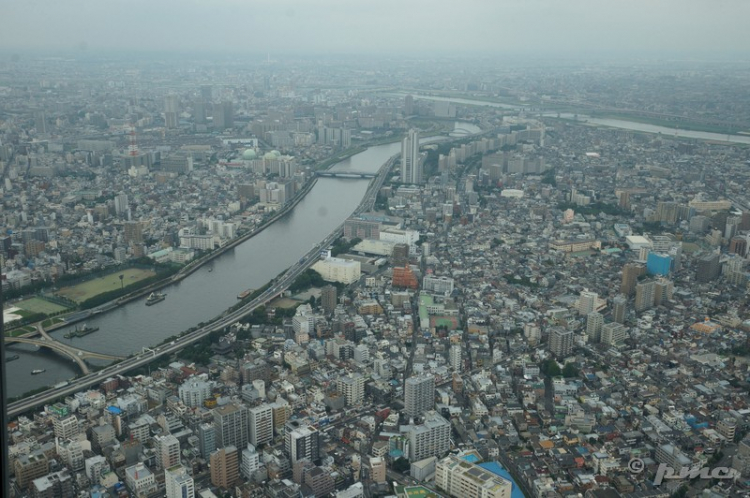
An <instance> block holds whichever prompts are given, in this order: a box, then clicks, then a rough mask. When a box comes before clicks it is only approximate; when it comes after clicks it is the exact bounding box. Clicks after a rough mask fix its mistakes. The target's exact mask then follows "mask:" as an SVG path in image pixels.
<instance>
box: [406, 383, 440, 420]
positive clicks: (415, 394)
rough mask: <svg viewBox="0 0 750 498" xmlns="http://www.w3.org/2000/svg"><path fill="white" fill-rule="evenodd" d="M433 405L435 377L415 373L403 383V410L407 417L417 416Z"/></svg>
mask: <svg viewBox="0 0 750 498" xmlns="http://www.w3.org/2000/svg"><path fill="white" fill-rule="evenodd" d="M434 406H435V377H433V376H432V375H416V376H413V377H409V378H408V379H406V382H405V383H404V411H405V412H406V415H408V416H409V417H418V416H419V415H421V414H422V413H424V412H426V411H427V410H432V408H433V407H434Z"/></svg>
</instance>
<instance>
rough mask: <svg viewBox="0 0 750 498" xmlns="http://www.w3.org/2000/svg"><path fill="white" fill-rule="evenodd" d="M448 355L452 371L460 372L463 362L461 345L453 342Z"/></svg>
mask: <svg viewBox="0 0 750 498" xmlns="http://www.w3.org/2000/svg"><path fill="white" fill-rule="evenodd" d="M449 356H450V361H451V368H452V369H453V371H454V372H460V371H461V370H462V367H463V362H462V361H461V345H460V344H453V345H452V346H451V348H450V350H449Z"/></svg>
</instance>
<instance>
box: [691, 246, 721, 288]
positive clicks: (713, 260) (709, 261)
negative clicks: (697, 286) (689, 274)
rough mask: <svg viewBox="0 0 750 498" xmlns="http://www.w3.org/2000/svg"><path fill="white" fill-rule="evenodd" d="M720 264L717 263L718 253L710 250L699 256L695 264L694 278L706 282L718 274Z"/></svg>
mask: <svg viewBox="0 0 750 498" xmlns="http://www.w3.org/2000/svg"><path fill="white" fill-rule="evenodd" d="M720 271H721V266H720V265H719V254H718V253H715V252H712V253H710V254H706V255H705V256H703V257H702V258H700V259H699V260H698V262H697V265H696V270H695V280H696V281H697V282H699V283H706V282H710V281H712V280H714V279H715V278H717V277H718V276H719V272H720Z"/></svg>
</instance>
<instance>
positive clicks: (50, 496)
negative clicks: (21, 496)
mask: <svg viewBox="0 0 750 498" xmlns="http://www.w3.org/2000/svg"><path fill="white" fill-rule="evenodd" d="M29 491H31V498H57V497H61V498H67V497H68V496H75V488H74V486H73V477H72V476H71V475H70V472H68V469H63V470H61V471H60V472H54V473H52V474H48V475H46V476H44V477H40V478H38V479H34V480H33V481H31V486H30V487H29Z"/></svg>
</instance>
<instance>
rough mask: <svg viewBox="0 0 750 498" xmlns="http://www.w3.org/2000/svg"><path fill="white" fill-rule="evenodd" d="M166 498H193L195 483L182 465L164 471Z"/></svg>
mask: <svg viewBox="0 0 750 498" xmlns="http://www.w3.org/2000/svg"><path fill="white" fill-rule="evenodd" d="M164 484H165V486H166V493H167V494H166V496H167V498H195V482H194V481H193V478H192V477H191V476H190V474H188V472H187V469H186V468H185V467H183V466H182V465H175V466H173V467H170V468H168V469H164Z"/></svg>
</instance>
